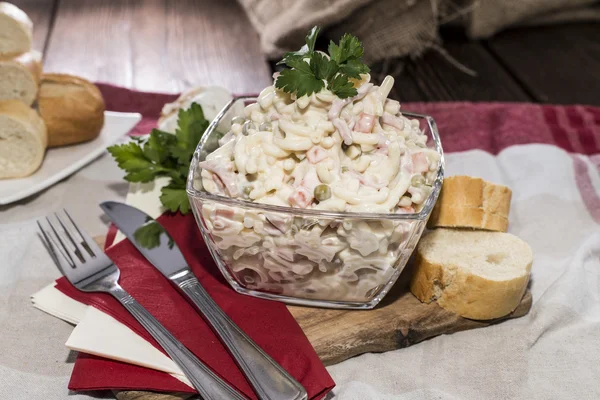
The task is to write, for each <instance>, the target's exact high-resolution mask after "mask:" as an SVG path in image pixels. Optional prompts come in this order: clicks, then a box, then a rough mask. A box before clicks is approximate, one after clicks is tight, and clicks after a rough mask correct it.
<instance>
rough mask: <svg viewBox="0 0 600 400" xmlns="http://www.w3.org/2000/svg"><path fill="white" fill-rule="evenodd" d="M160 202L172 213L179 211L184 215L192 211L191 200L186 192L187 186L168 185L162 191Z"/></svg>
mask: <svg viewBox="0 0 600 400" xmlns="http://www.w3.org/2000/svg"><path fill="white" fill-rule="evenodd" d="M160 192H161V195H160V202H161V203H162V204H163V205H164V206H165V207H167V208H168V209H169V210H170V211H172V212H177V210H178V209H179V210H180V211H181V213H182V214H187V213H188V212H189V211H190V199H189V198H188V196H187V192H186V191H185V186H183V187H182V186H180V185H167V186H165V187H164V188H162V189H161V191H160Z"/></svg>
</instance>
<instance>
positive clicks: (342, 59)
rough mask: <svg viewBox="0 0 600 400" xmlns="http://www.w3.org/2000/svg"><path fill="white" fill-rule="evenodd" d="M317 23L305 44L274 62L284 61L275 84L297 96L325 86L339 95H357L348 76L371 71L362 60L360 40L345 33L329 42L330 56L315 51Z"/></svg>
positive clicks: (354, 77) (358, 77) (313, 91)
mask: <svg viewBox="0 0 600 400" xmlns="http://www.w3.org/2000/svg"><path fill="white" fill-rule="evenodd" d="M318 34H319V27H317V26H315V27H314V28H312V29H311V30H310V32H309V33H308V35H306V38H305V41H306V44H305V45H304V46H302V48H301V49H300V50H298V51H296V52H289V53H286V54H285V55H284V56H283V59H282V60H281V61H279V62H278V63H277V64H285V65H286V67H287V68H285V69H284V70H282V71H281V73H280V74H279V76H278V77H277V80H276V81H275V87H277V88H278V89H281V90H283V91H284V92H287V93H295V94H296V96H297V97H302V96H304V95H311V94H313V93H315V92H319V91H320V90H322V89H323V88H325V86H327V88H328V89H329V90H331V91H332V92H333V93H334V94H335V95H337V96H338V97H340V98H347V97H352V96H356V93H357V91H356V89H355V88H354V85H353V83H352V82H351V81H350V78H353V79H360V75H361V74H366V73H368V72H369V71H370V69H369V67H368V66H366V65H365V64H363V62H362V60H361V57H362V55H363V52H364V50H363V47H362V43H361V42H360V41H359V40H358V38H357V37H356V36H353V35H349V34H345V35H344V36H342V38H341V39H340V41H339V44H335V43H334V42H333V41H331V42H330V43H329V47H328V51H329V57H327V56H326V55H324V54H323V53H320V52H316V51H315V43H316V41H317V35H318Z"/></svg>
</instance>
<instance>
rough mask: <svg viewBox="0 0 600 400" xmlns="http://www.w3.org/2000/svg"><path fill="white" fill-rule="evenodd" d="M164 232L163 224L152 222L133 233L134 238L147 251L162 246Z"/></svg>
mask: <svg viewBox="0 0 600 400" xmlns="http://www.w3.org/2000/svg"><path fill="white" fill-rule="evenodd" d="M164 231H165V230H164V228H163V227H162V225H161V224H159V223H158V222H156V221H154V220H152V221H150V222H147V223H146V224H144V225H142V226H140V227H139V228H137V229H136V230H135V232H134V233H133V237H134V238H135V240H136V241H137V242H138V243H139V244H140V246H142V247H144V248H146V249H153V248H155V247H158V246H160V235H161V234H162V233H163V232H164Z"/></svg>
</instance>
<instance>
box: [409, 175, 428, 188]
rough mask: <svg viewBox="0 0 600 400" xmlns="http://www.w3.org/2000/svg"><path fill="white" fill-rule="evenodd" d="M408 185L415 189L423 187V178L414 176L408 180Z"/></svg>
mask: <svg viewBox="0 0 600 400" xmlns="http://www.w3.org/2000/svg"><path fill="white" fill-rule="evenodd" d="M410 184H411V185H413V186H415V187H419V186H423V185H424V184H425V178H423V176H422V175H415V176H413V177H412V179H411V180H410Z"/></svg>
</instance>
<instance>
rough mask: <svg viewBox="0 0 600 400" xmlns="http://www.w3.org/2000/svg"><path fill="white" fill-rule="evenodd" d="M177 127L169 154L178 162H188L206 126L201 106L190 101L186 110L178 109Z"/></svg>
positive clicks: (206, 122)
mask: <svg viewBox="0 0 600 400" xmlns="http://www.w3.org/2000/svg"><path fill="white" fill-rule="evenodd" d="M178 118H179V119H178V125H179V126H178V128H177V130H176V131H175V136H176V137H177V139H178V140H177V143H176V145H175V146H174V147H172V148H171V154H172V155H173V156H175V157H176V158H177V159H178V161H179V163H180V164H188V165H189V163H190V160H191V159H192V155H193V154H194V151H195V150H196V145H197V144H198V142H199V141H200V138H201V137H202V134H203V133H204V131H205V130H206V128H208V121H207V120H206V118H204V112H203V111H202V107H200V104H198V103H192V105H191V107H190V108H189V109H188V110H182V109H180V110H179V115H178Z"/></svg>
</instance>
